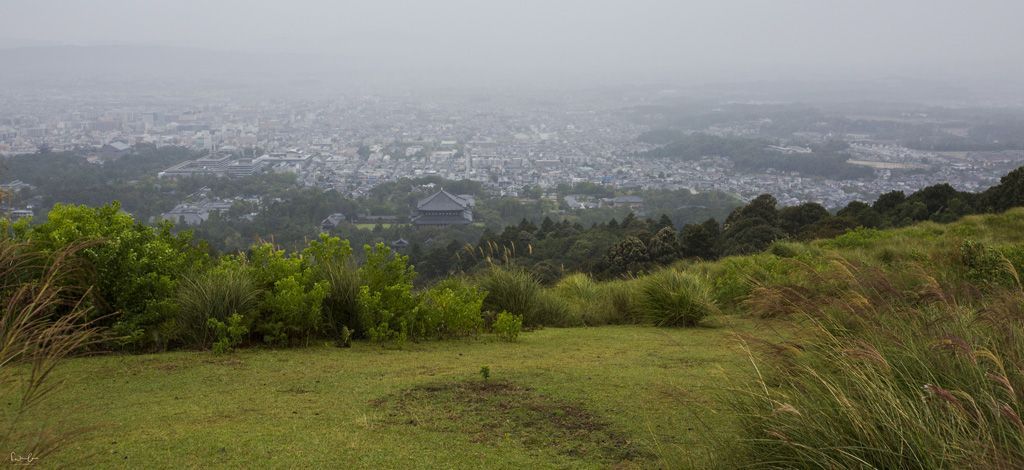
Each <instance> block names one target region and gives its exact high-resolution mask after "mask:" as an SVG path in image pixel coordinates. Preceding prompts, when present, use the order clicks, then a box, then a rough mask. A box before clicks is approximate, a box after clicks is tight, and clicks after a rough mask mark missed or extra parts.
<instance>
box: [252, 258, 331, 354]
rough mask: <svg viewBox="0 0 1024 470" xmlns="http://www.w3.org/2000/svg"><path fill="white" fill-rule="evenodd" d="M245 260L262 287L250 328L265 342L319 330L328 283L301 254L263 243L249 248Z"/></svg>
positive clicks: (302, 337) (297, 338)
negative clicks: (293, 254)
mask: <svg viewBox="0 0 1024 470" xmlns="http://www.w3.org/2000/svg"><path fill="white" fill-rule="evenodd" d="M249 263H250V266H251V267H252V272H253V277H254V279H255V280H256V282H257V285H258V286H260V287H261V288H262V289H263V296H262V299H261V302H260V307H259V316H258V317H257V318H256V319H255V321H254V323H253V329H254V330H255V332H256V333H259V334H260V335H262V339H263V341H264V342H265V343H267V344H273V345H279V346H284V345H288V344H295V343H298V342H303V341H308V340H309V339H310V338H312V337H313V336H314V335H316V334H317V333H319V332H320V331H321V327H322V323H323V301H324V298H326V297H327V289H328V285H327V282H326V281H322V280H318V279H317V278H316V276H315V275H314V274H313V273H312V271H311V270H310V269H308V266H307V265H305V264H304V263H303V260H302V258H301V257H293V256H286V255H285V253H284V251H283V250H275V249H274V247H273V246H272V245H270V244H269V243H264V244H261V245H257V246H255V247H254V248H253V249H252V255H251V257H250V258H249Z"/></svg>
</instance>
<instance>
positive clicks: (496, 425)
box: [40, 318, 770, 468]
mask: <svg viewBox="0 0 1024 470" xmlns="http://www.w3.org/2000/svg"><path fill="white" fill-rule="evenodd" d="M769 330H770V328H766V327H765V323H764V322H763V321H757V322H755V321H751V320H743V319H737V318H720V319H716V320H712V321H710V322H709V325H708V326H706V327H700V328H694V329H656V328H650V327H634V326H610V327H600V328H572V329H554V328H552V329H544V330H539V331H535V332H531V333H527V334H525V335H523V336H521V337H520V338H521V339H520V341H519V342H518V343H511V344H510V343H504V342H498V341H494V340H492V339H490V338H483V339H478V340H471V341H453V342H442V343H430V344H411V345H408V346H407V347H406V348H404V349H402V350H393V349H382V348H380V347H376V346H372V345H369V344H364V343H357V344H356V345H355V346H354V347H353V348H352V349H337V348H333V347H328V346H322V347H312V348H305V349H295V350H244V351H240V352H238V353H235V354H233V355H229V356H215V355H212V354H210V353H193V352H174V353H164V354H158V355H141V356H109V357H94V358H83V359H75V360H72V361H70V362H68V363H67V364H65V365H63V366H62V367H61V369H60V370H59V372H60V376H61V377H63V378H65V379H66V382H65V384H64V385H63V386H62V388H61V389H60V390H59V391H58V392H56V393H55V394H54V395H53V396H52V397H51V398H52V399H51V400H50V401H48V402H46V404H45V405H44V406H43V407H42V408H41V409H40V411H41V414H40V419H50V420H56V421H59V422H60V423H61V425H62V426H75V427H83V428H85V433H84V434H83V435H82V436H81V437H80V438H79V439H78V440H76V441H75V442H73V443H72V444H70V445H69V446H67V447H65V448H64V449H63V450H62V451H60V452H59V453H57V454H55V455H53V456H51V457H49V459H48V460H47V461H46V462H42V464H43V465H45V466H50V465H53V466H81V465H89V466H99V467H146V468H181V467H234V468H241V467H248V468H251V467H257V466H258V467H271V468H278V467H340V466H345V467H358V468H381V467H387V468H427V467H429V468H451V467H459V468H465V467H480V466H484V467H489V468H495V467H497V468H522V467H543V468H549V467H560V468H565V467H576V468H594V467H608V466H620V467H627V468H629V467H652V466H658V465H659V464H660V463H661V462H660V461H659V460H658V457H656V456H658V455H664V454H665V452H666V449H670V450H671V452H672V453H673V455H679V456H680V457H679V459H680V460H677V461H682V462H686V463H688V464H692V466H701V465H704V464H706V463H708V460H707V459H709V458H710V457H709V455H710V443H713V442H715V441H716V440H718V439H720V438H723V436H727V435H731V434H735V429H734V428H733V426H734V423H733V421H732V418H731V417H729V416H727V415H726V414H725V413H722V412H719V411H720V410H719V409H718V407H719V405H717V404H716V403H717V401H716V400H715V397H716V395H717V394H719V393H720V392H723V391H725V390H727V389H728V387H729V386H730V384H732V385H735V384H736V381H743V382H749V381H751V380H752V379H753V377H752V374H753V371H752V370H751V369H750V367H749V363H748V360H747V357H746V354H745V353H744V352H743V350H742V348H741V347H740V346H739V345H738V344H737V342H736V339H735V335H734V333H735V332H740V333H757V334H766V332H767V331H769ZM485 365H486V366H488V368H489V369H490V375H491V377H490V379H488V381H486V382H484V380H483V378H482V377H481V375H480V373H479V371H480V368H481V366H485Z"/></svg>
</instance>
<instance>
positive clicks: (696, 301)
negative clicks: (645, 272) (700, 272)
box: [640, 269, 718, 326]
mask: <svg viewBox="0 0 1024 470" xmlns="http://www.w3.org/2000/svg"><path fill="white" fill-rule="evenodd" d="M640 309H641V312H642V314H643V315H644V318H645V319H646V320H647V321H648V322H650V323H652V324H654V325H656V326H695V325H697V324H698V323H700V321H701V320H703V319H704V318H705V317H707V316H708V315H711V314H714V313H716V312H717V311H718V309H717V307H716V306H715V301H714V298H713V297H712V293H711V288H710V287H709V286H708V284H707V282H705V281H704V280H703V279H701V278H699V277H697V276H696V275H694V274H690V273H683V272H679V271H676V270H673V269H666V270H662V271H658V272H656V273H653V274H651V275H649V276H647V277H645V278H643V280H642V283H641V288H640Z"/></svg>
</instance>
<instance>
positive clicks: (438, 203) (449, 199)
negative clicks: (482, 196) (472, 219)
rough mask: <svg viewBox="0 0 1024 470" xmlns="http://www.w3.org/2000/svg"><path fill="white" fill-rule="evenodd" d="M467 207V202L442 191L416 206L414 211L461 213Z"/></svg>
mask: <svg viewBox="0 0 1024 470" xmlns="http://www.w3.org/2000/svg"><path fill="white" fill-rule="evenodd" d="M467 207H469V201H467V200H465V199H462V198H461V197H458V196H456V195H454V194H452V193H449V192H448V191H445V190H444V189H442V190H440V191H438V192H436V193H434V195H432V196H430V197H428V198H426V199H423V200H421V201H420V202H419V203H418V204H416V209H417V210H421V211H461V210H463V209H466V208H467Z"/></svg>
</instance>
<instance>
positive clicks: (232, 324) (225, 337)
mask: <svg viewBox="0 0 1024 470" xmlns="http://www.w3.org/2000/svg"><path fill="white" fill-rule="evenodd" d="M207 323H208V324H209V326H210V329H212V330H213V332H214V336H215V337H216V338H217V340H216V341H215V342H214V343H213V352H214V353H216V354H227V353H229V352H231V351H233V350H234V348H235V346H238V345H239V344H242V340H243V339H244V338H245V335H247V334H249V328H248V327H247V326H245V324H244V320H243V318H242V316H241V315H239V314H237V313H232V314H231V315H230V316H229V317H228V318H227V323H225V322H223V321H220V320H218V319H216V318H209V319H208V320H207Z"/></svg>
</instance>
